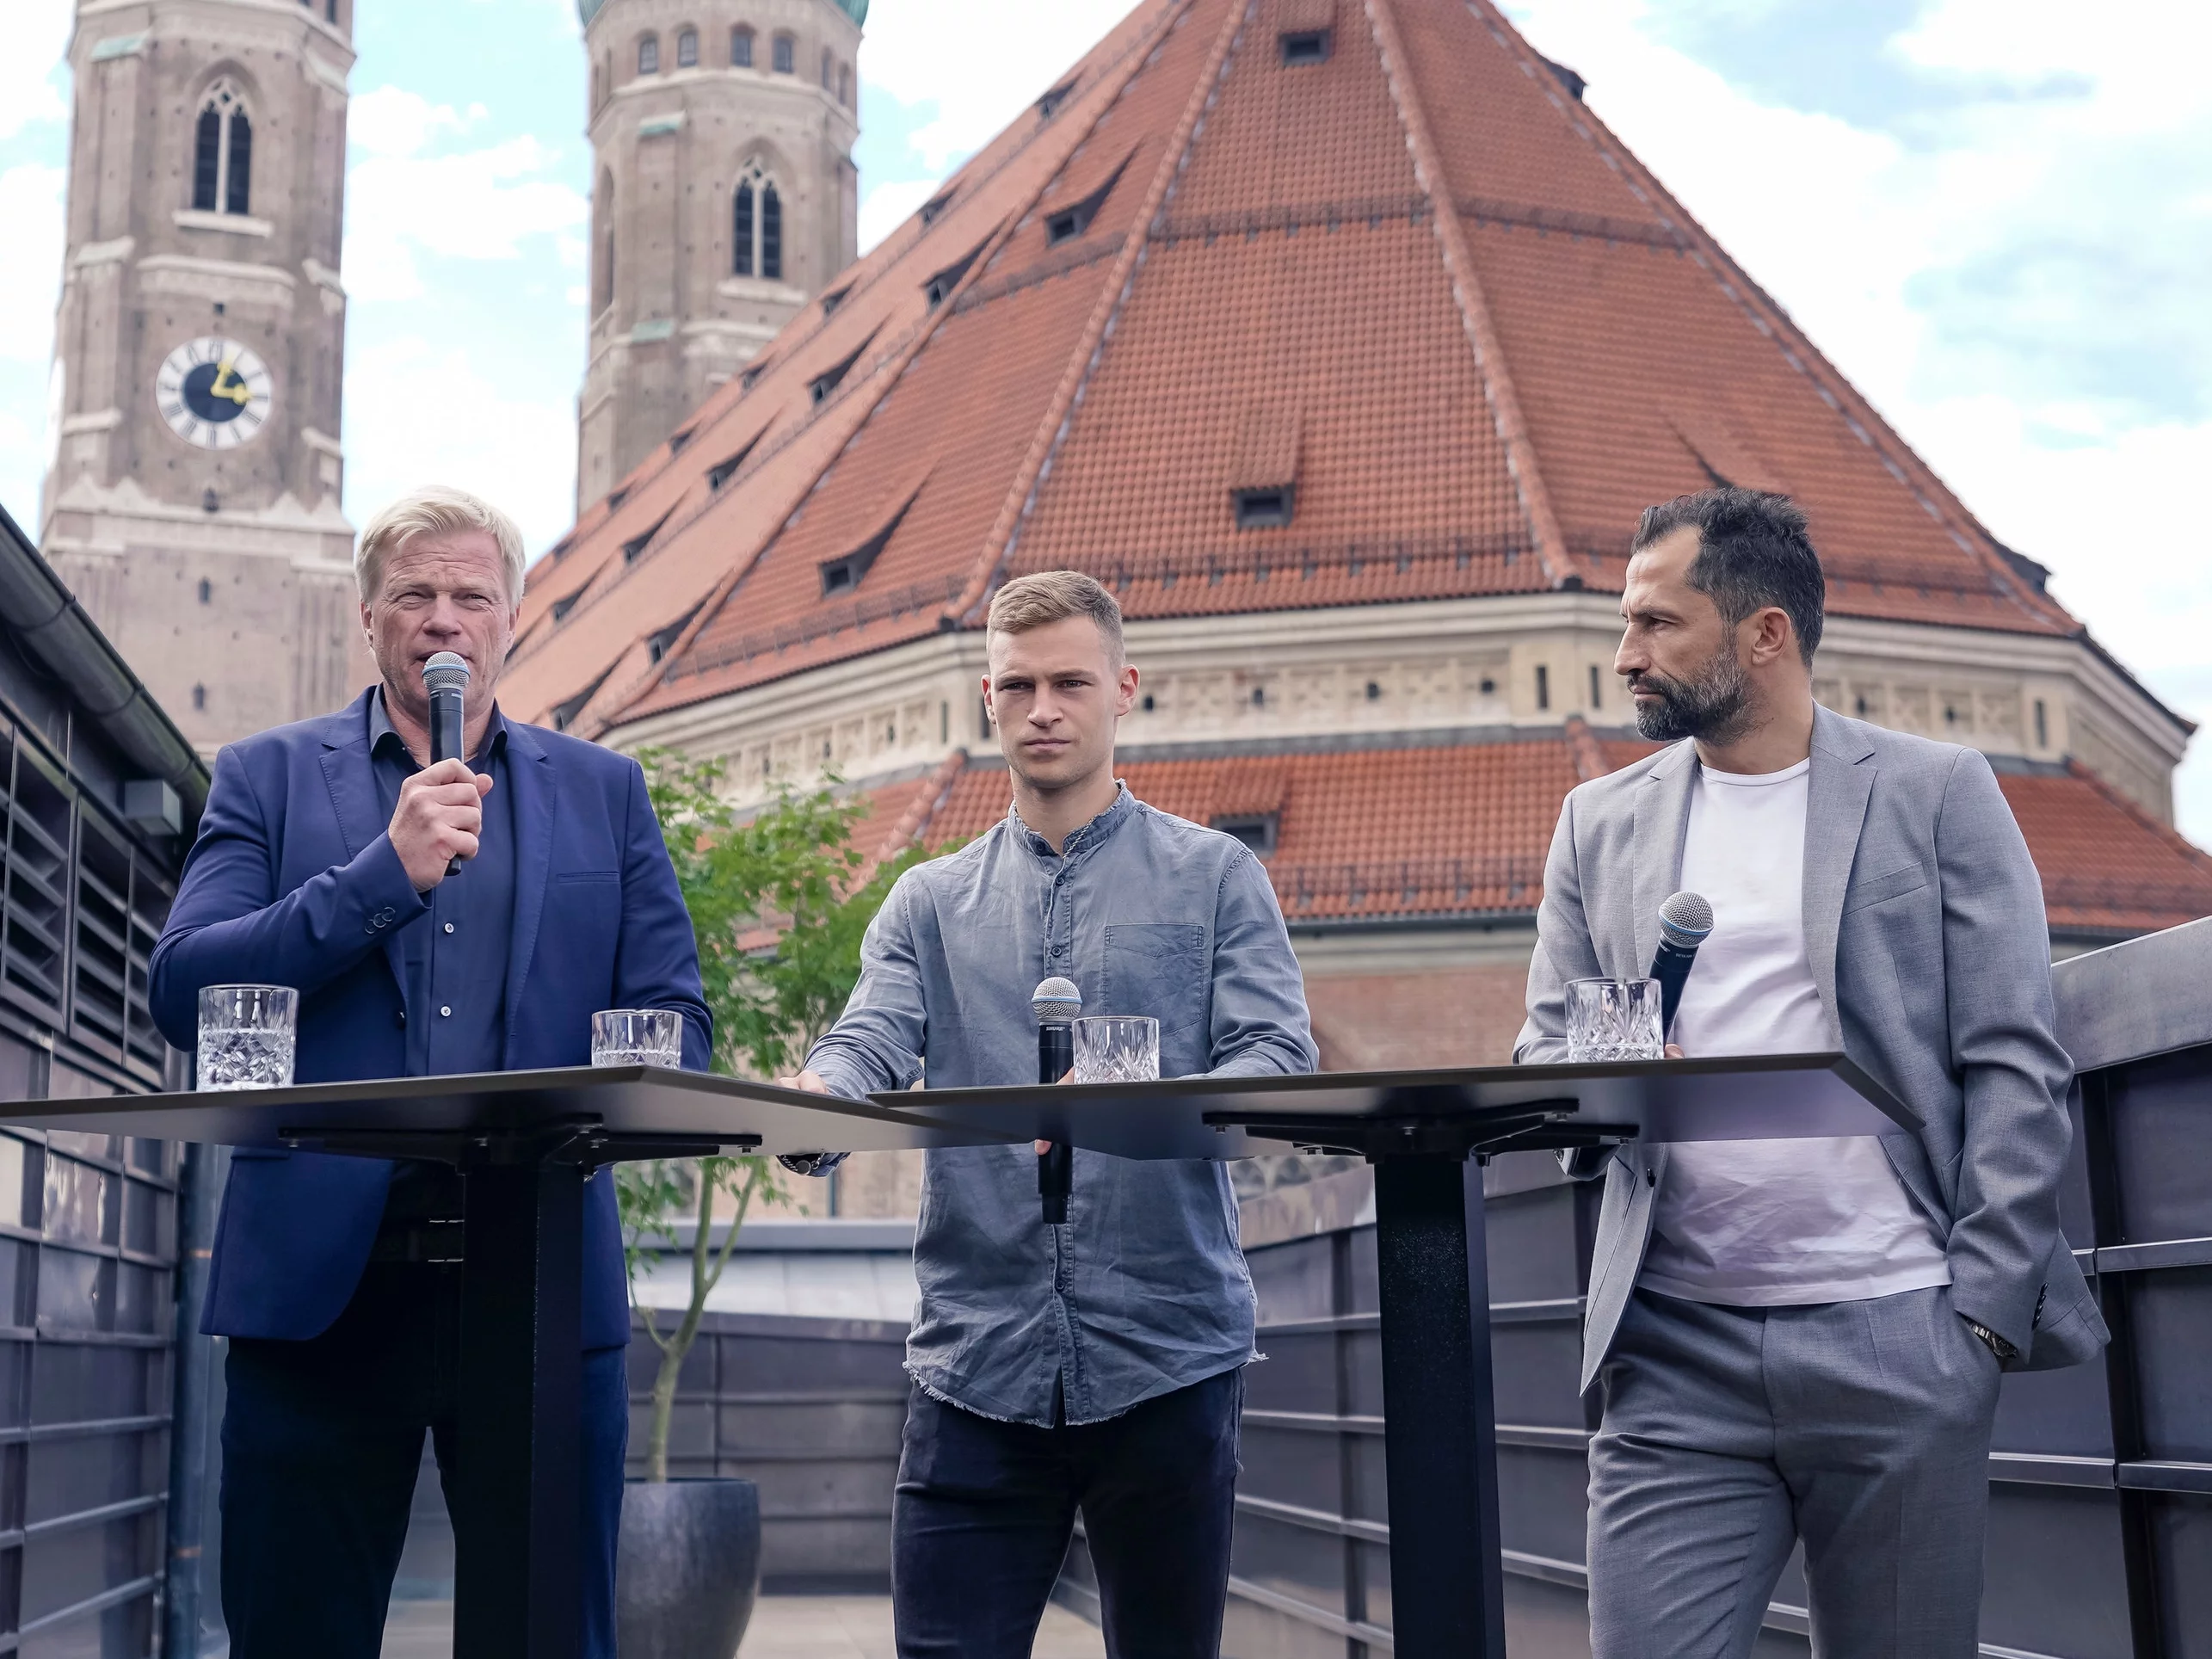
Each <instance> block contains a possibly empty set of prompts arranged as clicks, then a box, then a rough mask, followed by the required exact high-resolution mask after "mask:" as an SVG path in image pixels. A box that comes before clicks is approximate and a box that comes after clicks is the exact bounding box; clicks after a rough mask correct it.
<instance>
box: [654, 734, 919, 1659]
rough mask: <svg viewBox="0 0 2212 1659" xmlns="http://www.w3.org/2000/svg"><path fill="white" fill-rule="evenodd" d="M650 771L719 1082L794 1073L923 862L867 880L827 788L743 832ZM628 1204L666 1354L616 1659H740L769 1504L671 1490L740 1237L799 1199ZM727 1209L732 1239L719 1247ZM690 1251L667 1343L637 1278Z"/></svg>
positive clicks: (755, 1166) (753, 1188)
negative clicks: (897, 895)
mask: <svg viewBox="0 0 2212 1659" xmlns="http://www.w3.org/2000/svg"><path fill="white" fill-rule="evenodd" d="M638 759H639V761H640V762H641V763H642V764H643V765H644V768H645V774H646V778H647V781H648V786H649V788H650V793H651V798H652V803H653V809H654V811H655V812H656V814H657V815H658V817H659V819H660V823H661V833H662V837H663V839H664V840H665V841H666V842H667V843H668V848H669V859H670V860H671V861H672V862H673V863H674V865H675V873H676V881H677V885H679V886H680V887H681V889H682V891H683V896H684V902H685V904H687V906H688V907H689V909H690V911H691V919H692V927H693V930H694V931H695V932H696V934H697V935H698V939H699V977H700V980H701V982H702V984H703V986H704V989H705V994H706V1003H707V1007H708V1008H709V1009H710V1010H711V1011H712V1014H713V1015H714V1027H715V1045H714V1057H713V1065H714V1069H715V1070H718V1071H720V1072H724V1073H725V1074H727V1075H730V1076H756V1077H768V1076H779V1075H781V1074H783V1073H785V1072H787V1071H789V1070H792V1069H794V1067H795V1066H796V1065H797V1064H798V1063H799V1062H800V1061H801V1060H803V1059H804V1056H805V1053H806V1050H807V1048H808V1047H809V1046H810V1045H811V1044H812V1043H813V1041H814V1039H816V1037H818V1036H819V1035H821V1033H823V1031H825V1030H827V1029H828V1028H829V1025H830V1023H831V1022H832V1021H835V1019H836V1017H837V1015H838V1014H839V1012H840V1011H841V1010H842V1008H844V1005H845V999H846V998H847V996H850V995H851V994H852V990H853V984H854V982H855V981H856V980H857V979H858V978H860V939H861V935H862V934H864V933H865V932H866V929H867V925H868V922H870V920H871V919H872V918H873V916H875V913H876V910H877V909H878V907H879V906H880V905H881V904H882V903H883V899H884V894H885V893H887V892H888V891H890V884H891V882H892V881H893V880H895V879H897V876H898V873H900V872H901V871H902V870H903V869H904V868H905V867H907V866H908V865H909V864H910V863H913V862H915V860H917V859H918V858H920V857H921V856H922V855H921V854H920V853H919V852H918V851H909V852H907V853H904V854H901V855H900V856H898V857H897V858H895V859H892V860H885V861H884V862H882V863H881V864H879V865H878V866H877V867H875V868H873V869H870V868H868V867H866V860H865V859H864V858H863V856H862V854H860V852H859V851H857V850H856V849H855V848H853V845H852V838H853V826H854V824H855V823H857V822H858V821H859V820H860V818H861V817H863V816H864V815H865V813H866V810H867V809H866V805H863V804H861V803H858V802H853V801H843V800H840V799H837V798H836V796H835V793H834V792H832V791H831V790H829V789H828V788H824V789H821V790H818V791H816V792H814V793H812V794H808V795H799V794H796V793H793V792H789V791H786V792H783V793H782V794H780V795H779V796H778V797H777V798H776V799H774V800H773V802H771V803H770V804H769V805H767V807H765V808H763V809H762V810H761V811H759V812H758V813H756V814H755V815H754V816H752V817H750V818H749V819H747V820H745V821H743V822H740V821H739V819H738V817H737V815H736V812H735V811H732V809H731V808H730V805H729V804H728V803H727V802H726V801H724V799H722V796H721V792H720V786H721V782H722V778H723V768H722V765H721V763H720V762H712V761H709V762H690V761H686V760H684V759H682V758H681V756H677V755H670V754H668V753H665V752H662V751H657V750H650V749H649V750H646V751H644V752H643V753H641V754H640V755H639V756H638ZM615 1193H616V1197H617V1200H618V1201H619V1206H620V1211H621V1217H622V1237H623V1250H624V1255H625V1259H626V1261H627V1264H628V1267H629V1270H630V1290H631V1304H632V1306H633V1307H634V1308H636V1309H637V1311H638V1317H639V1320H640V1322H641V1323H643V1324H644V1328H645V1331H646V1334H647V1335H649V1336H650V1338H651V1340H652V1342H653V1345H654V1347H655V1348H656V1349H657V1350H658V1354H659V1358H658V1360H657V1363H656V1368H655V1372H654V1377H653V1388H652V1395H651V1399H652V1407H651V1411H650V1415H649V1417H648V1420H647V1428H646V1436H645V1471H644V1477H643V1478H642V1479H641V1480H636V1481H632V1482H631V1483H629V1484H628V1485H627V1486H626V1487H625V1489H624V1492H623V1502H622V1534H621V1544H620V1548H619V1562H618V1570H617V1586H616V1597H615V1602H616V1607H615V1615H616V1624H617V1631H616V1639H617V1646H618V1647H619V1649H620V1650H621V1653H622V1656H623V1659H730V1656H731V1655H732V1654H734V1653H735V1652H736V1649H737V1644H738V1643H739V1641H740V1640H742V1637H743V1636H744V1633H745V1626H746V1624H747V1622H748V1621H749V1619H750V1618H751V1616H752V1610H753V1601H754V1598H755V1594H756V1593H757V1590H758V1588H759V1582H760V1562H761V1510H760V1495H759V1492H758V1490H757V1489H755V1486H754V1484H753V1483H752V1482H750V1481H748V1480H737V1479H731V1478H724V1477H705V1478H697V1479H680V1480H670V1479H669V1425H670V1423H671V1422H672V1420H673V1418H674V1415H675V1395H676V1384H677V1380H678V1378H680V1377H681V1374H682V1371H683V1365H684V1361H685V1360H686V1359H687V1357H688V1356H689V1354H690V1353H691V1350H692V1348H693V1345H694V1344H695V1343H696V1341H698V1338H699V1324H700V1322H701V1320H702V1319H703V1318H704V1317H705V1312H706V1303H707V1298H709V1297H710V1296H711V1295H712V1293H713V1292H714V1288H715V1286H717V1285H718V1284H719V1283H720V1282H721V1279H722V1274H723V1270H724V1267H727V1266H728V1265H729V1262H730V1253H731V1251H732V1250H733V1249H735V1248H736V1243H737V1236H738V1230H739V1229H740V1228H741V1227H742V1225H743V1224H744V1221H745V1218H746V1216H747V1215H748V1213H749V1212H750V1211H751V1210H752V1209H753V1207H754V1206H755V1205H756V1204H760V1203H767V1202H772V1201H775V1200H781V1199H785V1198H787V1197H788V1196H789V1189H788V1188H787V1187H786V1186H785V1184H784V1182H783V1181H782V1180H781V1179H780V1177H779V1173H778V1167H777V1165H776V1164H775V1163H773V1160H771V1159H768V1158H765V1157H760V1156H750V1157H710V1158H686V1159H664V1160H658V1161H649V1162H644V1163H623V1164H618V1165H616V1166H615ZM724 1194H727V1195H728V1197H729V1198H730V1215H729V1216H728V1218H727V1219H728V1223H729V1230H728V1231H727V1232H725V1233H724V1235H723V1236H722V1237H721V1239H720V1240H719V1242H717V1241H716V1240H715V1239H714V1237H713V1230H714V1226H715V1224H716V1219H717V1218H716V1216H715V1207H716V1200H717V1199H718V1197H720V1196H722V1195H724ZM685 1219H688V1220H689V1221H690V1223H691V1237H690V1238H689V1240H688V1241H686V1240H685V1239H683V1238H682V1237H681V1231H680V1229H681V1224H682V1222H683V1221H684V1220H685ZM677 1250H686V1251H687V1255H688V1259H689V1266H690V1270H691V1271H690V1286H689V1297H688V1299H687V1302H686V1304H685V1306H684V1308H683V1311H682V1313H681V1316H680V1317H678V1318H677V1319H676V1320H675V1323H674V1324H673V1325H671V1326H669V1327H668V1328H667V1329H663V1328H662V1315H663V1314H664V1313H665V1312H667V1311H668V1310H656V1309H654V1308H651V1307H648V1306H646V1305H645V1304H644V1303H643V1302H641V1301H640V1300H639V1299H638V1289H639V1275H640V1272H641V1270H642V1269H643V1267H644V1265H645V1263H646V1261H647V1258H649V1257H650V1256H654V1255H660V1254H662V1253H663V1252H674V1251H677Z"/></svg>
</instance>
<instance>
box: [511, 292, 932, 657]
mask: <svg viewBox="0 0 2212 1659" xmlns="http://www.w3.org/2000/svg"><path fill="white" fill-rule="evenodd" d="M927 328H928V324H927V319H924V320H923V321H921V322H917V323H916V324H915V325H914V326H913V327H912V328H910V329H909V330H907V331H906V332H905V333H904V334H902V335H901V336H899V337H898V338H897V339H896V340H894V341H892V342H891V343H890V345H889V346H888V347H887V348H885V349H884V352H883V354H882V355H880V356H878V358H877V359H876V360H875V361H874V362H872V363H871V364H870V365H869V366H868V367H867V369H866V371H865V372H864V373H860V374H858V375H851V374H848V375H847V376H846V378H845V380H844V383H843V384H842V385H841V386H840V387H839V388H838V390H836V391H835V392H832V393H831V394H830V395H829V397H827V398H823V400H822V402H820V403H819V404H815V405H814V406H813V407H811V408H810V409H809V410H807V411H806V413H805V414H804V415H803V416H800V417H799V419H798V420H797V421H794V422H792V423H791V424H790V425H789V426H787V427H786V428H785V429H784V430H783V431H782V432H781V433H779V434H778V435H776V436H775V437H774V438H773V439H771V438H770V437H769V436H768V434H769V432H770V431H771V430H772V429H773V427H774V424H775V422H774V419H773V416H771V417H770V421H769V424H768V425H767V427H763V428H762V429H761V431H760V432H759V433H758V434H757V435H755V437H754V438H753V440H752V441H751V442H749V444H747V445H746V446H745V452H744V453H745V464H744V465H743V466H742V467H740V468H739V469H738V470H737V471H736V472H734V473H732V474H731V475H730V478H727V479H725V480H724V483H723V486H722V489H721V490H707V491H705V493H704V494H701V493H699V491H697V490H693V489H689V488H687V489H686V490H685V491H684V493H683V494H682V495H681V496H678V497H677V499H676V503H675V505H674V506H672V507H670V508H669V510H668V511H667V512H665V513H663V514H662V515H661V518H660V521H659V522H657V523H656V524H655V525H654V526H653V527H652V528H651V529H650V531H648V532H647V535H648V537H649V540H647V542H646V544H645V546H643V547H641V548H639V549H638V555H637V557H636V558H625V559H624V560H623V561H622V562H621V564H619V566H618V565H616V564H614V562H613V560H612V559H606V560H602V561H601V563H600V564H599V565H598V566H597V567H596V568H595V570H593V571H592V573H591V574H590V575H589V576H588V577H586V578H585V579H584V581H583V583H582V585H581V586H579V587H577V588H576V589H572V590H571V591H570V595H568V597H569V598H570V601H571V603H570V608H569V611H568V614H567V616H588V615H589V614H591V610H592V607H594V606H595V605H596V604H598V603H599V601H601V600H602V599H604V598H606V597H607V595H609V594H611V593H612V592H613V591H614V589H616V588H618V587H619V586H620V585H621V583H620V582H614V583H601V581H600V578H601V577H603V576H604V575H606V574H607V571H608V570H610V569H614V570H619V571H620V572H621V573H622V580H623V581H626V580H628V573H629V572H630V571H632V570H636V569H637V568H638V566H639V565H642V564H650V563H651V562H652V561H653V560H654V559H656V558H659V557H660V556H661V555H662V553H664V552H668V551H669V549H670V548H672V547H674V546H675V544H676V541H677V540H678V538H680V537H681V535H682V534H683V533H684V532H685V531H686V530H688V529H689V528H691V527H692V526H693V525H694V524H696V523H697V522H698V521H699V520H700V519H702V518H704V517H705V516H706V515H707V514H708V513H710V512H712V510H713V509H714V504H715V503H716V502H718V500H720V499H721V497H722V495H723V493H724V490H728V489H729V488H730V486H731V485H732V484H736V483H740V482H742V481H743V480H744V479H746V478H749V477H750V476H751V475H752V474H753V473H755V472H758V471H760V470H761V467H763V466H766V465H767V463H768V462H770V461H772V460H773V459H775V458H776V457H777V456H779V455H780V454H782V453H784V451H785V450H786V449H788V448H790V447H792V445H793V444H795V443H797V442H798V441H799V440H800V439H801V438H804V437H805V436H806V435H808V434H809V433H810V432H812V431H813V430H814V429H815V427H816V425H817V424H818V423H819V422H823V421H824V420H827V419H829V416H832V415H833V414H835V412H836V410H837V409H838V406H839V405H840V404H842V403H844V402H845V400H846V399H847V398H853V397H857V396H858V395H859V394H860V392H862V391H863V390H865V389H866V387H867V386H868V385H872V383H873V382H874V380H875V379H876V378H877V377H878V375H880V374H881V373H883V371H884V368H885V367H886V366H887V365H890V363H891V362H892V360H893V359H895V358H896V357H897V355H898V354H899V353H900V351H901V350H902V349H903V348H905V347H906V346H908V345H909V344H910V343H912V342H914V340H915V336H918V335H922V334H926V333H927ZM873 343H874V339H873V336H871V337H870V338H869V339H868V340H867V341H866V342H863V343H862V345H861V348H860V349H861V350H862V351H866V349H867V348H868V347H869V346H870V345H872V344H873ZM816 476H817V477H818V476H819V474H816ZM802 499H804V497H802ZM687 508H688V510H687ZM610 516H611V515H610ZM770 540H773V537H771V538H770ZM762 546H763V548H764V549H765V547H766V546H767V544H766V543H764V544H762ZM567 616H564V618H563V619H562V620H564V621H565V620H567ZM694 620H696V617H694ZM557 636H558V629H553V628H548V629H546V630H545V631H544V632H543V633H542V634H541V635H539V637H538V638H534V639H529V640H527V641H526V642H525V647H524V649H523V650H521V651H518V652H516V653H515V655H514V658H513V659H512V660H513V661H514V662H517V663H522V662H527V661H528V660H529V659H530V658H531V657H534V656H536V655H537V654H538V653H539V651H543V650H544V649H545V647H546V646H547V645H549V644H551V643H552V642H553V640H554V639H555V638H556V637H557ZM686 637H687V636H686ZM631 644H632V645H634V644H636V641H634V640H633V641H632V642H631ZM629 649H630V647H628V646H625V647H624V654H625V655H627V654H628V651H629ZM674 649H675V648H674V647H673V646H672V647H671V648H670V652H669V654H670V655H673V654H674ZM617 661H618V662H619V658H618V659H617Z"/></svg>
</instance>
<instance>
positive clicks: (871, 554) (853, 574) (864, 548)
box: [818, 480, 921, 599]
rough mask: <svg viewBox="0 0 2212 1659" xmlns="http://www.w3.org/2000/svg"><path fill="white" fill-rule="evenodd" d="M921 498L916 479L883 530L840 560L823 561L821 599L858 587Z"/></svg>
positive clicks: (821, 566)
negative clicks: (909, 510)
mask: <svg viewBox="0 0 2212 1659" xmlns="http://www.w3.org/2000/svg"><path fill="white" fill-rule="evenodd" d="M920 496H921V483H920V481H918V480H917V481H916V483H915V486H914V489H913V490H912V492H911V493H910V494H909V495H908V496H907V497H906V499H905V500H904V501H903V502H901V503H899V505H898V510H897V512H895V513H893V514H892V515H890V518H889V519H888V520H887V521H885V522H884V527H883V528H882V529H880V530H878V531H877V532H876V533H875V534H873V535H872V536H870V537H869V538H868V539H867V540H866V541H864V542H862V543H861V544H860V546H858V547H855V548H854V549H853V551H852V552H849V553H847V554H846V555H845V556H844V557H843V558H833V559H828V560H825V561H824V562H823V564H821V565H820V566H819V567H818V568H819V569H820V570H821V572H822V596H823V598H824V599H829V598H833V597H835V595H838V594H847V593H850V592H852V591H853V589H855V588H857V587H859V586H860V582H861V579H862V578H863V577H866V575H867V574H868V568H869V566H871V565H872V564H874V563H875V562H876V556H877V555H878V553H880V552H883V551H884V548H885V547H887V546H890V539H891V538H892V537H893V536H894V535H896V534H897V533H898V527H899V526H900V524H901V523H903V521H905V518H906V515H907V512H908V509H910V508H911V507H913V505H914V503H915V501H916V500H917V499H918V498H919V497H920Z"/></svg>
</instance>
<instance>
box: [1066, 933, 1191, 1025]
mask: <svg viewBox="0 0 2212 1659" xmlns="http://www.w3.org/2000/svg"><path fill="white" fill-rule="evenodd" d="M1209 989H1210V987H1209V975H1208V974H1207V972H1206V930H1205V928H1201V927H1198V926H1197V925H1195V924H1193V923H1191V922H1116V923H1115V924H1113V925H1112V926H1111V927H1109V928H1107V929H1106V1006H1105V1007H1104V1008H1098V1009H1096V1010H1092V1009H1088V1008H1087V1009H1085V1010H1084V1012H1085V1013H1091V1012H1096V1013H1100V1014H1149V1015H1151V1016H1152V1017H1153V1018H1154V1019H1155V1020H1157V1021H1159V1022H1160V1035H1161V1040H1162V1043H1163V1045H1164V1043H1165V1041H1166V1039H1168V1037H1170V1036H1172V1035H1174V1033H1177V1032H1180V1031H1186V1030H1188V1029H1189V1028H1190V1027H1192V1026H1196V1025H1198V1024H1200V1023H1202V1022H1203V1021H1205V1019H1206V1017H1207V1014H1208V1008H1207V1002H1208V1000H1209V998H1208V996H1207V992H1208V990H1209Z"/></svg>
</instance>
